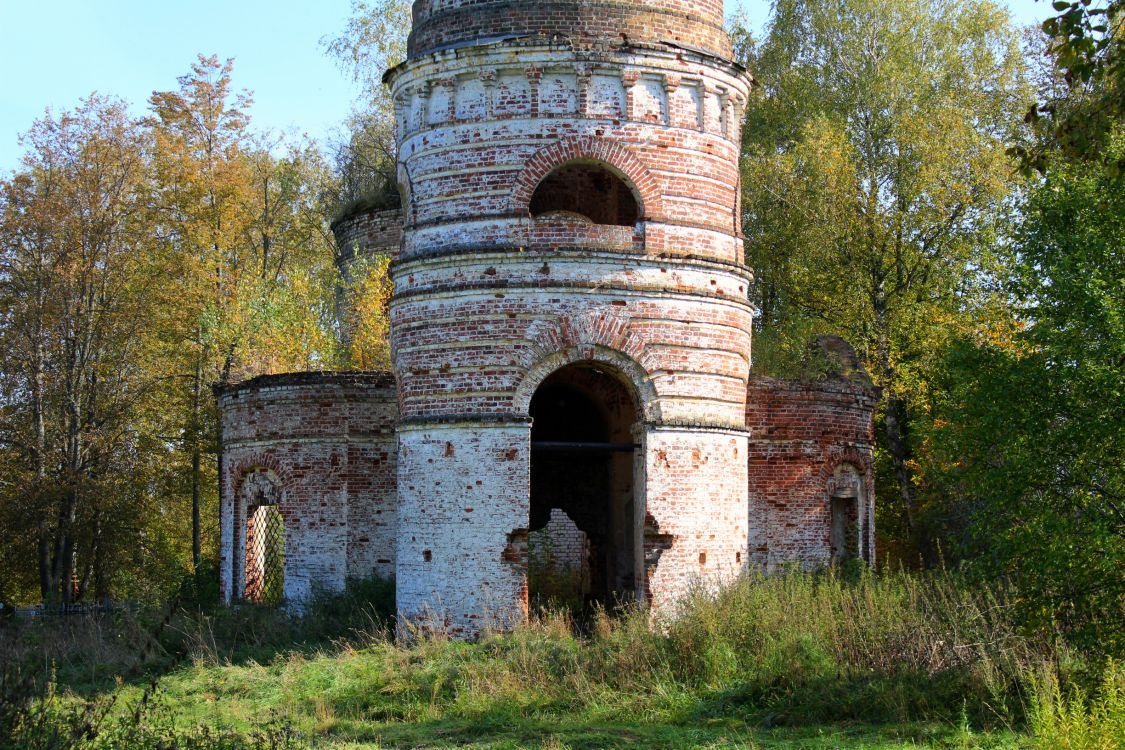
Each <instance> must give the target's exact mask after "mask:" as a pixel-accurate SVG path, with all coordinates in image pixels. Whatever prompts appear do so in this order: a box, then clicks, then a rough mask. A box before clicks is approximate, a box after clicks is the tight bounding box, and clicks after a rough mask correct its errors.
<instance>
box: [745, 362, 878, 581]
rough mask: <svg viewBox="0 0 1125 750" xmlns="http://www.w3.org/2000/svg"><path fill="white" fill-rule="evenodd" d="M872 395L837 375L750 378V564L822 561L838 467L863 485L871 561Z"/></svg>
mask: <svg viewBox="0 0 1125 750" xmlns="http://www.w3.org/2000/svg"><path fill="white" fill-rule="evenodd" d="M875 405H876V395H875V393H874V392H873V391H872V390H871V389H870V388H868V387H866V386H865V385H863V384H859V383H854V382H851V381H847V380H841V379H829V380H825V381H821V382H816V383H797V382H792V381H784V380H774V379H771V378H757V377H756V378H752V379H751V381H750V387H749V395H748V398H747V403H746V422H747V426H748V427H749V428H750V446H749V451H750V452H749V457H748V458H749V528H750V558H751V564H753V565H755V566H761V567H763V568H766V569H772V568H774V567H776V566H777V565H780V564H785V563H790V562H796V563H802V564H805V565H819V564H824V563H827V562H828V561H829V559H830V547H829V534H830V531H831V517H830V509H831V506H830V497H831V493H830V484H831V479H832V475H833V472H834V471H835V470H836V468H837V467H839V466H841V465H843V464H850V465H852V466H854V467H855V468H856V469H857V471H858V473H859V475H860V476H861V477H862V478H863V481H864V484H865V487H864V492H863V495H864V497H863V502H862V504H861V507H860V509H859V514H858V515H859V519H860V529H859V533H860V534H861V535H862V537H863V539H864V541H865V544H861V545H859V549H861V550H863V551H864V552H866V557H867V560H868V561H869V562H871V561H873V560H874V541H875V537H874V486H873V484H872V460H873V455H874V454H873V446H874V435H873V426H872V415H873V413H874V409H875Z"/></svg>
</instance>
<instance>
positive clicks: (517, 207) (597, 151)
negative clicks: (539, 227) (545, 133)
mask: <svg viewBox="0 0 1125 750" xmlns="http://www.w3.org/2000/svg"><path fill="white" fill-rule="evenodd" d="M571 161H596V162H602V163H604V164H606V165H607V166H609V167H611V168H612V169H614V170H616V171H618V172H620V173H621V174H622V175H624V177H625V178H626V179H627V180H628V181H629V182H630V184H632V186H633V189H634V190H635V191H636V192H637V195H638V196H639V197H640V202H641V210H642V216H641V220H642V221H644V220H648V219H653V218H657V217H659V216H661V215H662V214H663V213H664V208H663V204H662V201H661V199H660V191H659V190H658V187H659V186H658V184H657V181H656V177H655V176H654V175H653V173H652V171H651V170H650V169H649V168H648V167H647V166H645V163H644V162H643V161H641V159H640V157H639V156H637V154H636V153H634V152H633V150H632V149H630V148H629V147H628V146H626V145H624V144H621V143H616V142H613V141H607V140H604V139H602V138H567V139H565V140H562V141H559V142H558V143H555V144H553V145H551V146H547V147H546V148H543V149H541V150H540V151H538V152H536V153H535V155H534V156H532V157H531V158H530V159H528V161H527V164H526V165H525V166H524V169H523V171H522V172H521V173H520V175H519V177H517V178H516V184H515V188H514V190H513V191H512V198H511V201H512V202H511V206H510V208H511V212H512V214H524V213H526V212H527V211H528V206H530V205H531V196H532V195H534V194H535V188H537V187H539V183H540V182H542V181H543V178H545V177H546V176H547V175H549V174H550V173H551V172H552V171H553V170H554V169H555V168H557V167H559V166H561V165H563V164H566V163H567V162H571Z"/></svg>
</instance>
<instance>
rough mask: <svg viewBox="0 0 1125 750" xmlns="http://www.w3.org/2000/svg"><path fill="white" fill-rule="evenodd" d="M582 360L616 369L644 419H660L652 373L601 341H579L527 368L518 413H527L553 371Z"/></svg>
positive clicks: (515, 406)
mask: <svg viewBox="0 0 1125 750" xmlns="http://www.w3.org/2000/svg"><path fill="white" fill-rule="evenodd" d="M579 362H596V363H599V364H602V365H606V366H607V367H609V368H611V369H613V370H615V371H617V373H618V374H619V375H620V376H621V377H622V378H623V379H624V380H625V381H626V384H627V385H628V387H629V389H630V390H631V391H632V392H633V396H634V398H636V400H637V407H638V411H639V412H640V414H641V415H642V418H643V419H644V421H645V422H659V421H660V400H659V397H658V396H657V393H656V386H655V385H653V382H652V378H651V377H650V376H649V373H648V372H647V371H646V370H645V369H644V368H643V367H641V365H640V364H639V363H638V362H637V361H636V360H635V359H633V358H632V357H629V356H628V355H626V354H624V353H622V352H620V351H618V350H616V349H611V348H609V347H606V346H601V345H598V344H576V345H573V346H569V347H567V348H565V349H562V350H560V351H556V352H553V353H551V354H549V355H547V356H545V357H542V358H541V359H539V361H537V362H536V363H535V364H533V365H532V366H531V367H529V368H528V370H527V374H526V375H524V378H523V380H522V381H521V382H520V384H519V386H517V388H516V392H515V394H514V395H513V397H512V407H513V410H514V412H515V413H517V414H527V413H528V410H529V409H530V408H531V398H532V396H534V395H535V391H536V390H537V389H538V388H539V386H540V385H541V384H542V383H543V381H544V380H546V379H547V377H548V376H549V375H551V373H553V372H556V371H558V370H561V369H562V368H564V367H566V366H567V365H572V364H576V363H579Z"/></svg>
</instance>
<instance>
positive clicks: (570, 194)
mask: <svg viewBox="0 0 1125 750" xmlns="http://www.w3.org/2000/svg"><path fill="white" fill-rule="evenodd" d="M528 211H529V213H530V214H531V215H532V216H533V217H534V218H537V219H538V218H550V219H563V220H578V221H582V222H584V223H585V222H589V223H592V224H607V225H614V226H622V227H632V226H633V225H635V224H636V223H637V221H639V220H640V218H641V216H642V215H643V211H642V209H641V203H640V201H639V197H638V195H637V192H636V188H635V187H634V186H633V185H632V184H630V183H629V182H628V180H627V179H626V178H625V177H624V176H623V175H621V174H619V173H618V172H616V171H614V170H613V169H612V168H611V167H610V166H609V165H607V164H604V163H601V162H596V161H572V162H567V163H565V164H562V165H560V166H558V167H556V168H555V169H554V170H552V171H551V172H550V173H548V174H547V176H546V177H544V178H543V180H542V181H541V182H540V183H539V185H538V186H536V188H535V192H534V193H532V195H531V200H530V202H529V204H528Z"/></svg>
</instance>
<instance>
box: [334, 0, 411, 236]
mask: <svg viewBox="0 0 1125 750" xmlns="http://www.w3.org/2000/svg"><path fill="white" fill-rule="evenodd" d="M409 32H410V2H408V0H371V1H370V2H368V1H367V0H352V9H351V16H350V17H349V18H348V21H347V24H346V25H345V27H344V30H343V31H342V32H341V34H340V35H339V36H337V37H335V38H331V39H325V40H324V41H323V44H324V47H325V50H326V51H327V52H328V54H329V55H330V56H331V57H333V58H335V59H336V61H337V63H338V64H339V66H340V68H341V69H342V70H343V71H344V72H345V73H346V74H347V75H348V76H349V77H350V78H351V79H352V80H353V81H354V82H355V83H356V85H358V86H359V90H360V91H359V97H358V100H357V102H356V105H355V107H354V108H353V109H352V113H351V115H350V116H349V118H348V122H347V123H346V131H347V134H346V136H345V137H344V138H343V140H342V141H341V142H340V143H338V144H337V145H336V148H335V167H336V170H337V173H338V176H339V179H340V183H339V188H340V194H339V197H338V201H339V207H338V209H337V210H338V212H339V213H341V214H344V213H347V212H348V210H349V209H353V208H355V207H357V206H363V205H367V204H369V203H372V202H374V203H387V202H393V201H394V200H395V199H396V198H397V193H396V189H397V188H396V185H397V182H398V178H397V175H396V172H395V170H396V167H397V163H398V159H397V156H396V154H395V109H394V102H392V101H391V97H390V92H389V91H388V89H387V87H386V86H384V85H383V74H384V73H385V72H386V71H387V70H388V69H389V68H390V67H392V66H394V65H397V64H398V63H400V62H402V61H403V60H405V59H406V39H407V35H408V34H409Z"/></svg>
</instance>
